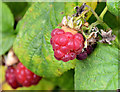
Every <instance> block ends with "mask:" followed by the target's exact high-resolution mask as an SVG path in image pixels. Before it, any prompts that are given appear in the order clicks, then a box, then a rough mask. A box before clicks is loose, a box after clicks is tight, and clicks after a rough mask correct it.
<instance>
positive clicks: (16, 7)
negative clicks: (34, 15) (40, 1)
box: [5, 2, 31, 18]
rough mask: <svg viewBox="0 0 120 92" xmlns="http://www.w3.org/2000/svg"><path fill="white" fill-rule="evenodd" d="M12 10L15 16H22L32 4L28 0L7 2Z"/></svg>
mask: <svg viewBox="0 0 120 92" xmlns="http://www.w3.org/2000/svg"><path fill="white" fill-rule="evenodd" d="M5 3H6V4H7V5H8V7H9V8H10V10H11V11H12V13H13V15H14V17H15V18H21V17H22V16H23V15H24V14H25V12H26V11H27V9H28V8H29V7H30V5H31V4H29V3H28V2H5Z"/></svg>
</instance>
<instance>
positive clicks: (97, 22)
mask: <svg viewBox="0 0 120 92" xmlns="http://www.w3.org/2000/svg"><path fill="white" fill-rule="evenodd" d="M98 24H100V23H99V21H96V22H94V23H92V24H91V25H90V26H89V29H90V30H89V33H90V32H91V30H92V28H93V27H94V26H96V25H98Z"/></svg>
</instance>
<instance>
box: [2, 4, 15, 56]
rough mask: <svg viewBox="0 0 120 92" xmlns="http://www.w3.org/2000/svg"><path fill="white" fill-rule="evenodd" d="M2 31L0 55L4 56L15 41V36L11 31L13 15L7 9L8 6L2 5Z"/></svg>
mask: <svg viewBox="0 0 120 92" xmlns="http://www.w3.org/2000/svg"><path fill="white" fill-rule="evenodd" d="M1 25H2V30H0V36H2V37H1V38H2V41H0V47H2V49H0V55H2V54H5V52H7V51H8V50H9V49H10V48H11V46H12V44H13V41H14V39H15V34H14V30H13V26H14V18H13V15H12V13H11V11H10V9H9V8H8V6H7V5H6V4H4V3H2V24H0V26H1Z"/></svg>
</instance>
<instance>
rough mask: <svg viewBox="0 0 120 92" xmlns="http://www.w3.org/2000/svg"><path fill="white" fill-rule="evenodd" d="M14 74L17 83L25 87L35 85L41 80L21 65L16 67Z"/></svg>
mask: <svg viewBox="0 0 120 92" xmlns="http://www.w3.org/2000/svg"><path fill="white" fill-rule="evenodd" d="M15 73H16V78H17V81H18V82H19V83H20V84H21V85H23V86H25V87H29V86H31V85H36V84H37V83H38V82H39V81H40V80H41V78H42V77H40V76H38V75H36V74H34V73H33V72H31V71H30V70H28V69H27V68H26V67H25V66H23V64H22V63H19V64H18V65H17V67H16V72H15Z"/></svg>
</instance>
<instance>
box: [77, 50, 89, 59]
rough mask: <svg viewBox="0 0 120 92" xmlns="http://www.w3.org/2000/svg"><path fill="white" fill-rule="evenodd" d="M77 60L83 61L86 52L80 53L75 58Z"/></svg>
mask: <svg viewBox="0 0 120 92" xmlns="http://www.w3.org/2000/svg"><path fill="white" fill-rule="evenodd" d="M76 58H77V59H78V60H84V59H86V58H87V52H86V51H84V52H81V53H80V54H79V55H77V57H76Z"/></svg>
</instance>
